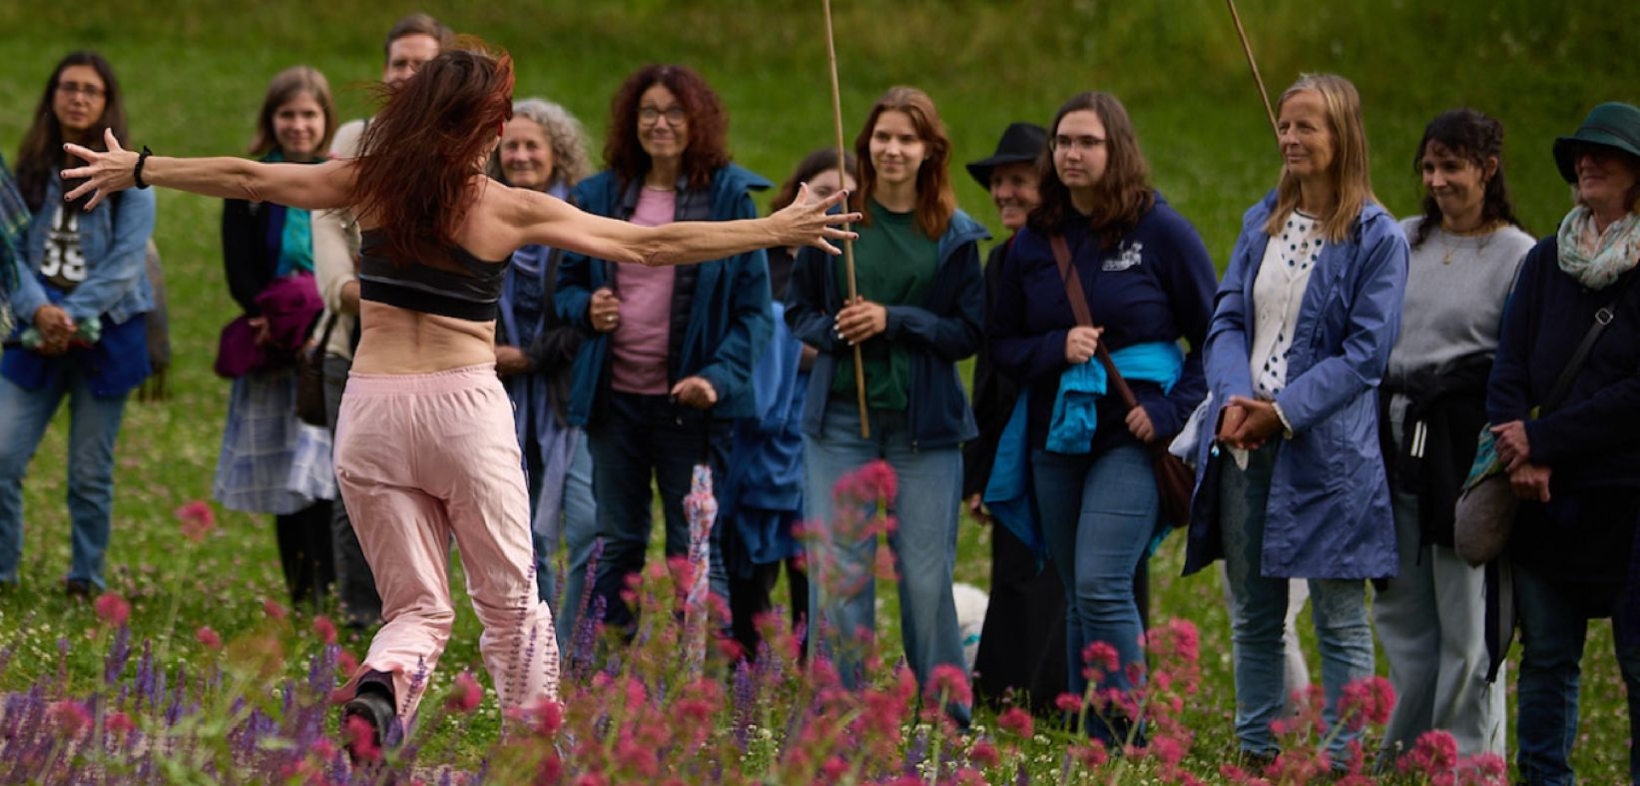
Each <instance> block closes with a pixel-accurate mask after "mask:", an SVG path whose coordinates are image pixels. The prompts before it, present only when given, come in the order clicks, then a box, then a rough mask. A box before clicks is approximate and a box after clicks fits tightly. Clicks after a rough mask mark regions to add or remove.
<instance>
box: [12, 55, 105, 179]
mask: <svg viewBox="0 0 1640 786" xmlns="http://www.w3.org/2000/svg"><path fill="white" fill-rule="evenodd" d="M69 66H91V68H92V69H94V70H96V72H97V76H98V77H100V78H101V79H102V81H103V111H102V117H100V118H98V119H97V122H95V123H93V124H92V125H91V129H90V131H89V132H88V133H87V137H88V138H86V139H85V140H83V141H82V144H84V145H85V146H86V147H89V148H91V149H92V150H105V149H107V147H106V145H104V144H103V131H104V129H110V128H111V129H113V130H114V137H115V138H116V139H118V140H119V141H120V144H125V142H126V133H125V94H124V93H122V92H121V91H120V83H119V81H118V80H116V79H115V78H114V67H113V66H111V65H109V64H108V61H107V60H106V59H104V58H103V56H102V55H99V54H97V53H96V52H91V51H78V52H70V53H68V54H67V55H65V56H64V57H63V59H62V60H59V61H57V67H56V68H53V69H52V70H51V79H49V80H47V81H46V89H45V92H44V93H41V94H40V103H39V104H37V105H35V107H34V122H33V123H32V124H31V125H30V126H29V129H28V133H27V134H24V135H23V144H22V146H21V147H19V148H18V151H17V188H18V189H19V190H20V191H22V192H23V201H25V202H27V203H28V206H29V209H30V210H39V209H40V205H41V204H42V203H44V202H45V201H46V186H47V185H48V184H50V182H51V178H52V177H53V176H54V175H53V172H54V170H55V169H56V168H57V167H60V166H62V163H63V143H64V142H67V141H69V140H67V139H65V138H63V127H62V124H61V123H58V122H57V113H56V112H54V111H52V99H53V98H54V97H55V96H56V95H57V83H58V82H59V81H61V80H62V77H63V71H65V70H67V69H68V67H69ZM65 190H66V189H65Z"/></svg>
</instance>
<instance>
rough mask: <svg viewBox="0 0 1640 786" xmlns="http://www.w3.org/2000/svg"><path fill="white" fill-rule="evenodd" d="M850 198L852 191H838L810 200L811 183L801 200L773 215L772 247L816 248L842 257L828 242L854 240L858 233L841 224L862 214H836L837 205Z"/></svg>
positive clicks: (799, 191)
mask: <svg viewBox="0 0 1640 786" xmlns="http://www.w3.org/2000/svg"><path fill="white" fill-rule="evenodd" d="M846 199H848V191H846V190H845V191H838V192H837V193H835V194H832V195H831V196H829V197H826V198H825V199H816V200H813V201H810V197H809V184H808V183H804V184H802V185H800V186H798V188H797V198H796V199H795V200H793V201H792V203H791V204H790V205H787V206H786V207H784V208H782V209H781V210H780V211H779V212H777V213H775V214H774V215H771V216H769V218H768V221H769V222H770V223H771V224H772V225H774V227H775V230H774V231H775V237H776V242H774V243H770V244H769V245H771V246H791V247H796V246H814V247H815V248H818V249H820V250H822V251H825V252H826V253H828V254H840V253H842V252H841V251H838V250H837V247H836V246H834V245H832V244H831V243H829V242H827V241H828V240H853V239H855V238H857V237H859V235H858V234H856V233H854V232H850V231H847V230H844V229H842V227H841V226H840V225H842V224H845V223H853V222H855V221H859V220H860V214H859V213H849V212H842V213H832V214H828V213H827V212H826V211H828V210H831V208H832V207H833V206H834V205H839V204H842V203H843V201H844V200H846Z"/></svg>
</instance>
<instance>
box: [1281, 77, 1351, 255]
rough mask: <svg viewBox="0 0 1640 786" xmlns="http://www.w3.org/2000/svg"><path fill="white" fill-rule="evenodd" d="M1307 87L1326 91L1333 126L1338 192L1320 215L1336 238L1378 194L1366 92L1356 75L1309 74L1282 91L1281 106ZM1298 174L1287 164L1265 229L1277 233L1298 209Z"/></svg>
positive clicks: (1334, 239)
mask: <svg viewBox="0 0 1640 786" xmlns="http://www.w3.org/2000/svg"><path fill="white" fill-rule="evenodd" d="M1305 90H1313V91H1315V92H1316V93H1318V94H1319V95H1320V96H1321V105H1322V106H1323V107H1325V108H1326V114H1327V130H1328V131H1329V132H1331V133H1332V143H1333V159H1332V165H1331V167H1330V168H1331V170H1332V171H1330V172H1328V173H1327V174H1328V175H1329V176H1330V177H1331V178H1332V181H1333V188H1334V189H1335V191H1336V192H1337V196H1338V199H1337V202H1336V203H1335V204H1334V206H1333V210H1332V213H1330V214H1328V215H1325V216H1317V217H1316V218H1317V220H1319V221H1320V223H1321V234H1322V236H1323V237H1325V238H1326V239H1327V240H1328V241H1330V242H1333V243H1338V242H1342V241H1343V240H1345V239H1346V238H1348V237H1349V234H1350V229H1351V227H1352V226H1353V225H1354V224H1355V220H1356V219H1357V218H1359V217H1360V215H1361V210H1362V209H1363V208H1365V207H1366V206H1367V204H1369V203H1375V202H1377V201H1378V198H1377V197H1375V196H1373V193H1372V173H1371V172H1369V171H1368V168H1367V131H1366V127H1365V126H1364V125H1363V124H1362V122H1361V94H1360V93H1358V92H1356V90H1355V85H1353V84H1350V80H1348V79H1345V78H1344V77H1341V76H1338V75H1336V74H1304V75H1302V76H1300V77H1299V78H1298V81H1297V82H1294V83H1293V86H1292V87H1289V88H1287V91H1286V92H1284V93H1282V94H1281V100H1280V101H1279V102H1277V103H1276V111H1277V112H1278V113H1279V112H1280V111H1281V107H1282V105H1284V104H1286V103H1287V99H1289V98H1292V97H1293V96H1294V95H1297V94H1298V93H1300V92H1303V91H1305ZM1299 195H1300V191H1299V183H1298V178H1296V177H1294V176H1292V175H1291V174H1289V173H1288V172H1287V171H1286V169H1285V168H1284V169H1283V170H1282V172H1281V183H1280V184H1279V185H1277V186H1276V207H1275V210H1274V211H1272V212H1271V213H1270V218H1269V220H1268V221H1265V222H1264V233H1265V234H1267V235H1270V236H1272V237H1273V236H1275V235H1276V234H1278V233H1280V232H1281V228H1282V226H1283V225H1284V224H1285V223H1286V221H1287V217H1288V216H1289V215H1291V214H1292V212H1293V211H1294V210H1297V209H1298V200H1299Z"/></svg>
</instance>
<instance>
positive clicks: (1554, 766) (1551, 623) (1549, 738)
mask: <svg viewBox="0 0 1640 786" xmlns="http://www.w3.org/2000/svg"><path fill="white" fill-rule="evenodd" d="M1623 600H1624V596H1623V584H1622V583H1621V582H1609V583H1608V582H1598V583H1597V582H1578V581H1567V580H1564V579H1557V578H1551V577H1547V576H1543V575H1540V574H1538V573H1535V572H1533V571H1532V570H1531V569H1530V568H1528V567H1526V566H1524V565H1516V566H1515V602H1516V605H1517V608H1518V609H1519V612H1520V628H1521V637H1520V638H1521V658H1520V673H1519V676H1518V678H1517V679H1518V682H1517V685H1516V687H1517V689H1518V690H1517V697H1518V699H1517V700H1518V702H1519V704H1518V707H1517V708H1516V709H1517V713H1516V718H1515V736H1516V738H1517V744H1518V745H1519V747H1520V749H1519V750H1518V751H1517V752H1516V754H1515V763H1516V765H1517V766H1518V767H1519V768H1520V782H1521V783H1522V784H1531V786H1570V784H1572V783H1573V782H1574V779H1573V777H1572V765H1571V753H1572V743H1573V742H1574V741H1575V740H1576V739H1577V691H1578V679H1579V675H1580V673H1581V670H1580V668H1579V663H1580V662H1581V661H1582V659H1583V642H1584V639H1585V637H1586V636H1587V635H1588V630H1589V620H1590V619H1592V618H1596V617H1608V616H1609V617H1612V623H1613V625H1612V627H1613V629H1614V632H1615V631H1622V630H1623V626H1624V623H1625V622H1627V620H1626V619H1625V617H1626V614H1627V610H1626V609H1625V608H1624V603H1623ZM1618 635H1620V634H1618ZM1617 665H1618V668H1619V670H1620V671H1621V672H1622V673H1623V687H1624V689H1625V693H1627V695H1628V705H1629V738H1630V739H1637V738H1640V724H1637V723H1636V720H1637V719H1640V646H1637V645H1634V644H1628V645H1624V644H1623V643H1621V641H1619V643H1618V645H1617ZM1629 780H1630V781H1631V782H1634V783H1640V748H1635V747H1632V746H1631V747H1630V749H1629Z"/></svg>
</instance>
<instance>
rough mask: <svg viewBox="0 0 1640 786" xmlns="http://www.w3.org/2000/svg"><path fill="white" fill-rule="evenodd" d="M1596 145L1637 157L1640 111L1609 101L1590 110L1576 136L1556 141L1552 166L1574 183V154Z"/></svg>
mask: <svg viewBox="0 0 1640 786" xmlns="http://www.w3.org/2000/svg"><path fill="white" fill-rule="evenodd" d="M1590 145H1598V146H1600V147H1610V148H1616V149H1618V150H1622V151H1624V152H1626V153H1628V154H1629V155H1631V156H1637V157H1640V109H1636V108H1635V107H1633V106H1631V105H1629V104H1624V103H1619V102H1617V101H1610V102H1607V103H1604V104H1601V105H1600V106H1597V107H1595V108H1594V109H1591V110H1589V117H1588V118H1587V119H1585V120H1584V121H1583V125H1582V126H1579V127H1578V129H1577V133H1575V134H1572V135H1571V136H1563V137H1560V138H1558V139H1556V140H1555V148H1554V149H1555V165H1556V166H1558V167H1560V176H1561V177H1563V178H1566V182H1568V183H1576V182H1577V151H1578V149H1579V148H1583V147H1588V146H1590Z"/></svg>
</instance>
